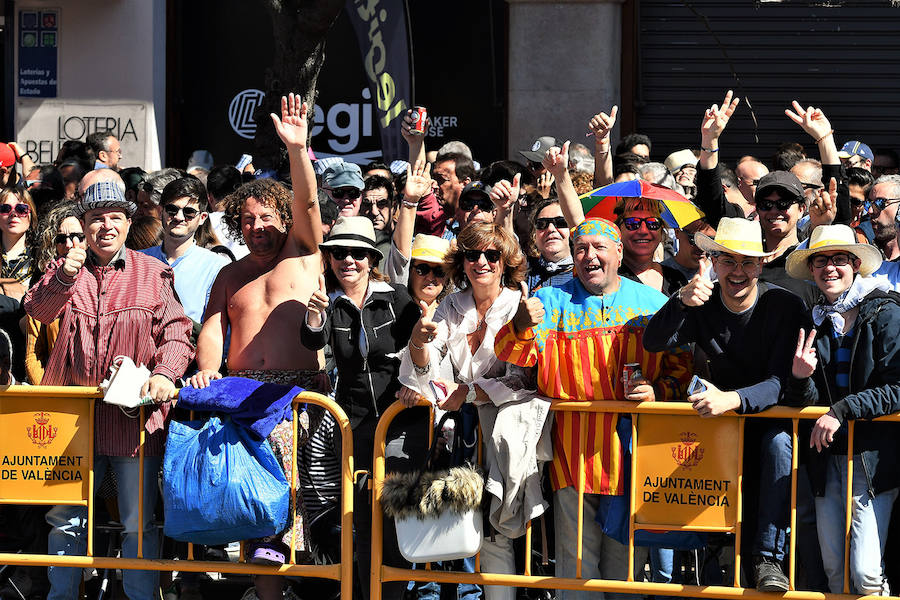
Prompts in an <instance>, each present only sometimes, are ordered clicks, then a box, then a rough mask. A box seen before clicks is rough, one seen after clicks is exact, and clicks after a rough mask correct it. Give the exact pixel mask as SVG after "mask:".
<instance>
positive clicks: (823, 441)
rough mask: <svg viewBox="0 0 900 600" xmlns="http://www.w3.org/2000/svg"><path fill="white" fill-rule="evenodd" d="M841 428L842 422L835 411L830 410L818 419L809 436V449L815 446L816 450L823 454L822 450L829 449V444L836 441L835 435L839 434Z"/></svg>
mask: <svg viewBox="0 0 900 600" xmlns="http://www.w3.org/2000/svg"><path fill="white" fill-rule="evenodd" d="M840 427H841V422H840V421H838V419H837V415H836V414H834V410H829V411H828V412H827V413H825V414H824V415H822V416H821V417H819V418H818V419H816V424H815V425H814V426H813V430H812V434H810V436H809V447H810V448H812V447H813V446H815V448H816V450H817V451H818V452H821V451H822V448H827V447H828V444H830V443H831V442H833V441H834V434H835V433H837V430H838V429H840Z"/></svg>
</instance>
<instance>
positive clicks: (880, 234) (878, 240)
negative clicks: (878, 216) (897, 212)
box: [872, 221, 897, 250]
mask: <svg viewBox="0 0 900 600" xmlns="http://www.w3.org/2000/svg"><path fill="white" fill-rule="evenodd" d="M872 231H874V232H875V240H874V241H875V245H876V246H878V248H879V249H880V250H884V247H885V245H886V244H887V243H888V242H891V241H893V240H894V239H896V237H897V223H896V221H891V223H890V224H889V225H883V224H881V223H877V222H875V221H873V222H872Z"/></svg>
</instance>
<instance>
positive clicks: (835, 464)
mask: <svg viewBox="0 0 900 600" xmlns="http://www.w3.org/2000/svg"><path fill="white" fill-rule="evenodd" d="M846 481H847V457H846V456H833V457H831V460H830V461H829V464H828V470H827V471H826V474H825V496H823V497H821V498H816V523H817V527H818V530H819V543H820V544H821V546H822V563H823V564H824V565H825V574H826V575H827V576H828V587H829V589H830V590H831V592H832V593H834V594H839V593H842V592H843V591H844V527H845V519H846V512H845V510H844V507H845V502H846V499H845V498H846V491H847V488H846ZM898 491H900V489H898V488H894V489H891V490H887V491H885V492H881V493H880V494H876V495H875V497H874V498H873V497H872V496H870V495H869V491H868V485H867V484H866V474H865V471H864V470H863V465H862V457H861V456H860V455H858V454H857V455H855V456H854V457H853V499H852V502H851V505H850V506H851V510H852V516H851V519H850V580H851V581H852V585H851V586H850V592H851V593H856V594H876V595H882V596H887V595H889V592H890V591H889V589H888V582H887V578H885V576H884V545H885V542H887V533H888V524H889V523H890V520H891V509H892V508H893V506H894V500H896V499H897V493H898Z"/></svg>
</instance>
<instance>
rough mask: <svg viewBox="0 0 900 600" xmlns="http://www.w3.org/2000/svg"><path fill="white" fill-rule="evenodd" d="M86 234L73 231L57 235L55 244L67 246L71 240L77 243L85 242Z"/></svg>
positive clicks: (54, 240)
mask: <svg viewBox="0 0 900 600" xmlns="http://www.w3.org/2000/svg"><path fill="white" fill-rule="evenodd" d="M84 239H85V238H84V234H83V233H80V232H77V231H73V232H72V233H57V234H56V237H55V238H53V242H54V243H56V244H65V243H66V242H68V241H69V240H72V241H73V242H75V243H78V242H83V241H84Z"/></svg>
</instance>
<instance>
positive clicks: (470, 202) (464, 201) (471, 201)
mask: <svg viewBox="0 0 900 600" xmlns="http://www.w3.org/2000/svg"><path fill="white" fill-rule="evenodd" d="M476 206H477V207H478V210H480V211H481V212H489V211H492V210H494V203H493V202H491V201H490V200H489V199H487V198H473V197H472V196H466V197H465V198H461V199H460V201H459V208H460V209H462V210H464V211H465V212H469V211H470V210H475V207H476Z"/></svg>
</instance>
